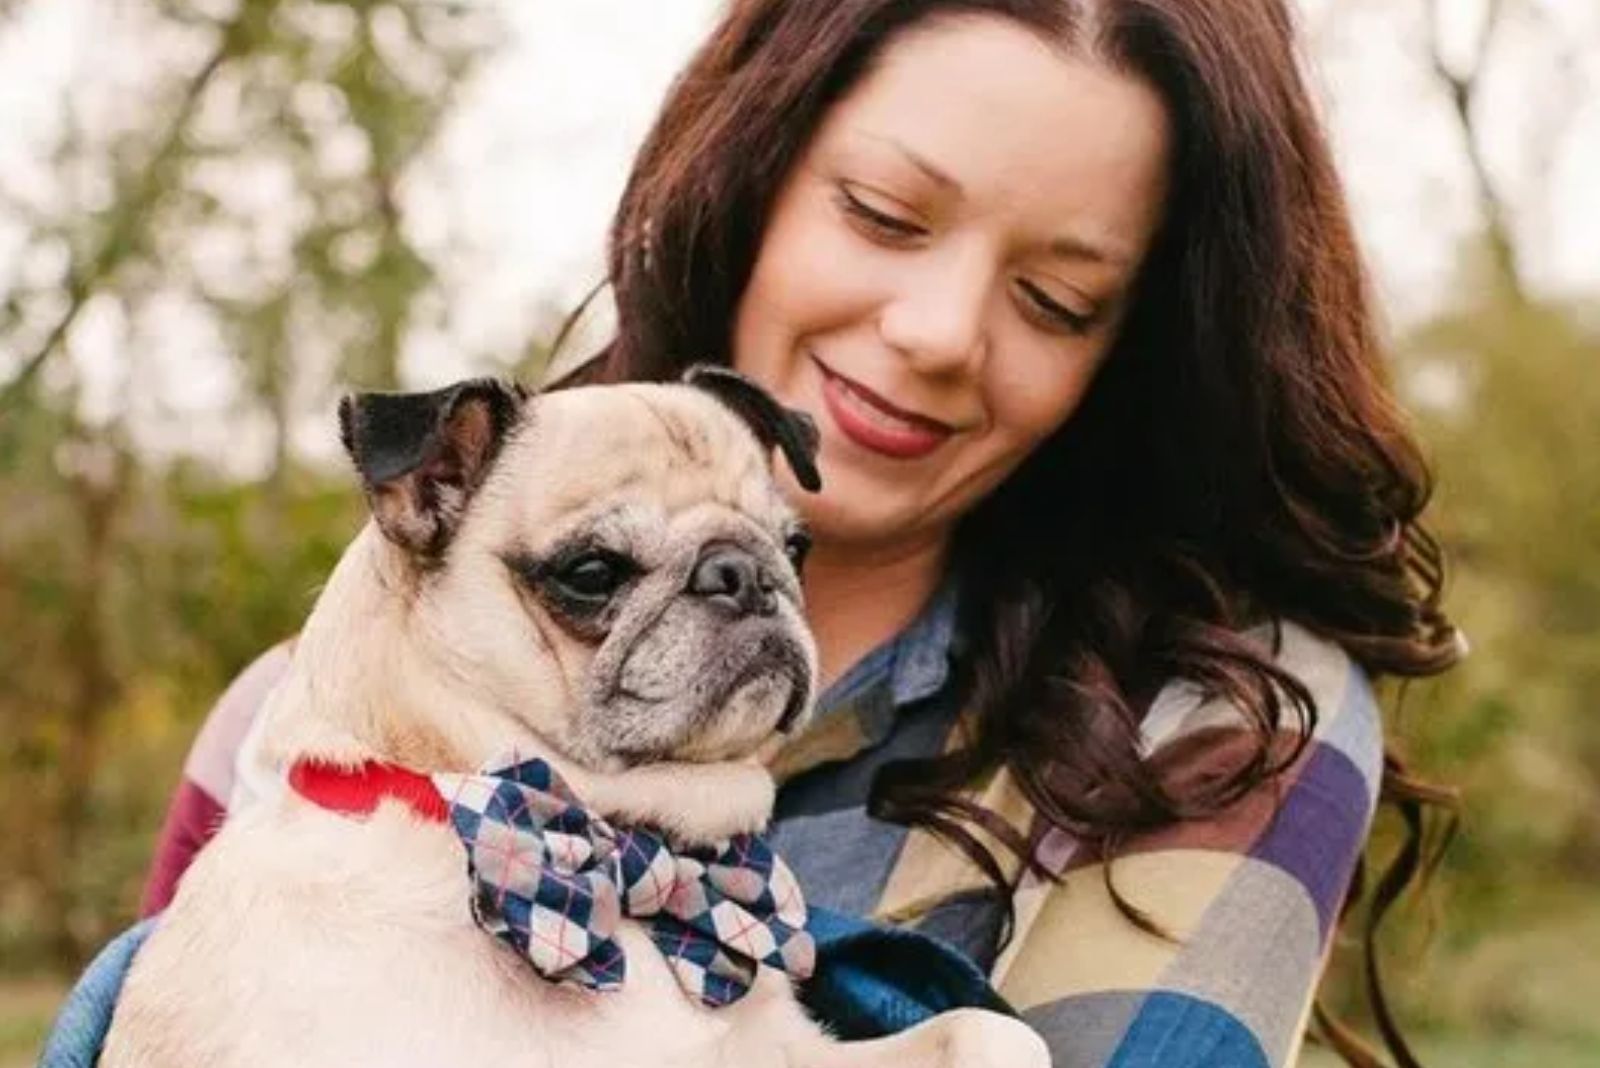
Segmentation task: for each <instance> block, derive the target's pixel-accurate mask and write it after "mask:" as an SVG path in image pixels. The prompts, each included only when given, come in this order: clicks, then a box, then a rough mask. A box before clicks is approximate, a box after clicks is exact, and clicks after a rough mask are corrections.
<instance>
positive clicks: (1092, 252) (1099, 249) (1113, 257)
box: [867, 134, 1133, 267]
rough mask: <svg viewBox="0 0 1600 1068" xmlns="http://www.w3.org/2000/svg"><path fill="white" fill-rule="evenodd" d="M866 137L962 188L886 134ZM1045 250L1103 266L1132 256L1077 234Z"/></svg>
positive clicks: (1122, 263) (942, 182)
mask: <svg viewBox="0 0 1600 1068" xmlns="http://www.w3.org/2000/svg"><path fill="white" fill-rule="evenodd" d="M867 136H869V137H871V138H872V140H874V141H878V142H880V143H882V144H884V145H887V146H888V147H890V148H892V149H894V151H895V152H896V153H897V154H899V155H900V156H901V157H902V158H904V159H905V161H906V162H907V163H909V164H911V165H912V166H913V167H915V168H916V169H917V170H919V171H921V172H922V173H923V174H924V175H926V176H927V177H928V178H929V179H930V180H931V181H932V182H933V183H934V184H936V185H938V186H941V187H942V188H944V189H947V190H949V191H950V192H951V193H954V194H955V195H956V196H958V197H959V196H961V195H962V194H963V192H964V190H963V189H962V187H961V183H960V182H959V181H957V180H956V179H955V178H954V177H953V176H952V175H951V174H949V172H947V171H945V170H943V169H942V168H940V167H939V166H938V164H936V163H934V162H933V161H932V160H930V159H928V158H927V157H926V156H923V155H921V154H920V153H918V152H916V151H915V150H914V149H912V148H911V147H910V146H908V145H906V144H904V143H902V142H901V141H899V140H897V139H896V138H894V137H892V136H889V135H887V134H868V135H867ZM1045 249H1046V251H1048V252H1049V253H1050V255H1052V256H1055V257H1056V258H1058V259H1064V260H1075V261H1078V262H1088V263H1099V264H1104V265H1105V266H1107V267H1127V266H1128V265H1129V264H1131V263H1132V262H1133V256H1132V255H1131V254H1130V253H1127V252H1125V251H1123V250H1122V249H1120V248H1113V247H1108V246H1107V245H1105V244H1103V243H1100V242H1097V241H1094V240H1093V239H1091V238H1088V237H1084V236H1083V235H1081V234H1060V235H1058V236H1056V237H1054V238H1052V239H1051V240H1050V241H1049V242H1048V243H1047V244H1046V245H1045Z"/></svg>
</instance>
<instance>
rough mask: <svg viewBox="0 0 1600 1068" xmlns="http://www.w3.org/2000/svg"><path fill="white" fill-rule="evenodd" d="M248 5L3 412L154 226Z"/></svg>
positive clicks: (187, 96)
mask: <svg viewBox="0 0 1600 1068" xmlns="http://www.w3.org/2000/svg"><path fill="white" fill-rule="evenodd" d="M248 6H249V5H240V7H241V14H240V15H238V16H236V17H235V19H234V21H233V22H231V23H229V24H227V25H226V26H224V27H223V28H222V31H221V37H220V39H219V41H218V44H217V47H216V50H215V51H214V52H213V53H212V54H211V56H210V58H209V59H207V60H206V62H205V65H204V66H202V67H201V68H200V70H199V71H198V72H196V73H195V75H194V76H193V77H192V78H190V79H189V83H188V85H186V86H185V87H184V91H183V97H182V99H181V101H180V102H179V106H178V109H177V112H176V113H175V114H174V116H173V119H172V122H171V124H170V125H169V127H168V129H167V132H166V134H165V136H163V137H162V139H161V143H160V144H159V145H158V146H157V148H156V150H155V152H154V153H153V154H152V155H151V157H150V159H149V162H147V163H146V164H145V166H144V168H143V169H142V171H141V172H140V174H139V177H138V178H137V180H136V181H135V182H134V183H133V188H132V189H131V191H129V192H128V193H127V195H126V196H124V197H122V198H119V203H118V204H117V206H116V207H115V208H114V209H113V210H114V211H115V213H116V214H115V216H114V219H113V223H112V226H111V229H110V232H109V233H107V234H106V236H105V239H104V240H102V241H101V242H100V247H99V248H98V249H97V250H96V251H95V253H94V255H93V256H91V257H89V260H88V262H87V263H84V264H78V265H74V267H73V268H72V270H71V271H70V272H69V274H68V281H67V306H66V307H65V308H64V309H63V310H62V312H61V315H60V316H59V317H58V318H57V319H56V322H55V324H54V325H53V326H51V328H50V330H49V332H48V333H47V334H46V335H45V338H44V341H43V342H41V343H40V345H39V347H38V348H37V349H35V350H34V352H33V354H32V355H31V356H29V357H28V358H27V359H26V360H24V361H23V364H22V369H21V370H20V371H19V372H17V374H16V375H15V376H14V377H13V378H12V379H11V381H10V382H7V383H6V385H5V388H4V389H3V390H0V412H4V411H5V410H6V409H7V408H8V407H9V406H10V404H11V402H12V401H13V400H15V399H16V398H17V397H19V396H21V394H22V393H23V391H24V390H26V389H27V388H28V385H29V383H30V382H31V381H32V380H33V379H34V377H35V376H36V375H38V373H39V370H40V368H42V367H43V366H44V363H45V361H46V360H47V359H49V358H50V354H51V353H53V352H54V351H55V350H56V349H57V348H59V347H60V345H61V342H62V339H63V338H65V337H66V335H67V332H68V331H69V330H71V329H72V325H73V323H75V322H77V320H78V316H79V314H80V313H82V311H83V309H84V307H85V306H86V305H87V304H88V302H89V298H90V297H92V296H93V295H94V294H95V292H96V291H97V290H98V289H99V287H100V286H101V284H103V283H104V282H105V280H106V279H107V278H109V277H110V276H111V275H112V274H113V273H114V272H115V271H116V269H117V268H118V267H119V266H121V264H122V262H123V261H124V260H125V259H126V258H127V257H128V254H129V252H130V251H131V250H132V249H134V248H136V247H138V244H139V241H138V239H139V237H140V236H141V231H142V229H143V227H144V226H145V225H146V223H147V221H148V218H149V215H150V209H151V208H152V207H153V206H154V205H155V203H156V201H158V200H159V199H160V197H161V192H162V188H161V185H162V179H163V177H164V174H165V171H166V169H167V167H168V165H169V164H170V163H171V162H172V160H173V159H174V158H175V157H176V156H177V155H178V152H179V150H180V149H181V147H182V145H183V135H184V133H185V132H186V131H187V130H188V128H189V123H190V122H191V120H192V119H193V118H194V113H195V111H196V109H197V108H198V107H199V104H200V98H201V97H202V96H203V95H204V94H205V91H206V87H207V86H208V85H210V84H211V80H212V79H213V78H214V77H215V76H216V74H217V71H218V70H220V69H221V68H222V65H223V64H224V63H225V62H226V61H227V60H228V59H229V58H230V57H231V56H232V55H233V53H234V50H235V48H236V46H237V43H238V31H239V29H240V28H241V26H242V24H243V20H244V17H245V16H244V14H243V11H245V10H247V9H248Z"/></svg>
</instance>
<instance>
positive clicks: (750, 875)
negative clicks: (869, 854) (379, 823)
mask: <svg viewBox="0 0 1600 1068" xmlns="http://www.w3.org/2000/svg"><path fill="white" fill-rule="evenodd" d="M289 779H290V783H291V784H292V785H293V786H294V788H295V789H296V790H297V791H298V792H299V793H301V794H302V795H304V796H306V797H307V798H309V799H310V800H312V801H314V802H316V803H317V804H320V805H322V806H323V807H324V808H331V809H334V810H336V811H341V812H347V813H367V812H371V811H372V810H373V809H374V808H376V807H377V803H378V801H379V800H381V799H382V798H384V797H393V798H396V799H399V800H402V801H404V802H405V803H407V804H409V805H410V806H411V807H412V808H413V809H414V810H416V811H417V812H419V813H420V814H422V815H423V816H425V817H426V818H428V819H431V820H435V821H438V822H445V823H448V824H450V826H452V827H453V828H454V829H455V831H456V834H457V835H459V836H460V838H461V841H462V844H463V845H464V846H465V847H466V851H467V872H468V877H469V879H470V881H471V886H472V893H473V897H472V903H473V915H474V916H475V917H476V919H477V921H478V924H479V926H481V927H482V928H483V929H484V930H486V931H488V932H489V933H490V934H492V935H494V936H495V937H496V938H498V939H500V940H501V941H503V942H505V943H507V944H508V945H510V946H512V947H513V948H514V949H515V950H516V951H517V952H518V954H519V955H521V956H523V957H525V958H526V959H527V960H528V961H530V962H531V963H532V964H533V966H534V968H535V970H537V971H538V972H539V974H540V975H542V976H544V977H545V978H546V979H549V980H551V981H554V982H575V983H579V984H581V985H583V986H587V987H590V988H593V989H598V990H612V989H616V988H617V987H620V986H621V985H622V981H623V979H624V977H625V975H626V974H627V961H626V959H625V957H624V954H623V951H622V947H621V945H620V944H619V943H618V942H617V940H616V932H617V926H618V924H619V922H620V921H621V918H622V917H624V916H628V917H632V918H634V919H637V920H641V921H642V922H643V923H644V924H645V926H646V928H647V930H648V931H649V933H650V936H651V939H652V941H654V943H655V945H656V948H657V949H659V950H660V951H661V953H662V954H663V955H664V956H665V957H666V959H667V962H668V964H669V965H670V966H671V968H672V970H673V973H674V974H675V975H676V977H677V980H678V982H679V984H680V985H681V986H682V987H683V988H684V990H685V991H687V992H688V993H689V994H691V995H693V996H694V997H696V998H698V999H699V1000H700V1001H701V1002H703V1003H704V1004H706V1005H709V1006H712V1007H716V1006H721V1005H727V1004H730V1003H732V1002H734V1001H737V1000H738V999H739V998H741V997H743V996H744V995H745V993H746V992H747V991H748V990H749V989H750V986H751V984H752V983H753V982H754V981H755V977H756V973H757V970H758V969H760V968H775V969H779V970H781V971H786V972H788V973H789V974H790V975H791V976H793V977H794V978H796V979H804V978H806V977H807V976H809V975H810V974H811V968H812V964H813V958H814V949H813V945H812V941H811V937H810V936H809V935H807V934H806V933H805V931H804V929H803V928H804V926H805V922H806V908H805V902H804V900H803V899H802V897H801V894H800V887H799V885H798V883H796V881H795V878H794V875H793V873H792V872H790V871H789V868H788V866H787V865H785V864H784V863H783V861H782V860H780V859H778V857H777V856H776V855H774V854H773V852H772V850H771V849H770V848H769V847H768V846H767V844H766V842H765V841H764V840H763V839H762V838H761V837H760V836H758V835H739V836H736V837H734V838H732V839H729V840H728V841H726V842H723V843H719V844H717V845H715V846H693V847H686V848H676V849H675V848H674V847H672V846H670V845H669V843H668V841H667V840H666V839H665V838H664V837H663V836H662V835H660V834H658V833H656V832H654V831H650V830H647V829H644V828H638V827H621V828H619V827H614V826H612V825H611V824H610V823H608V822H606V821H605V820H603V819H601V818H600V817H599V816H597V815H595V814H594V813H592V812H589V811H588V810H587V809H585V808H584V807H583V806H582V805H581V804H580V803H579V802H578V800H577V799H576V798H575V797H573V795H572V792H571V791H570V790H569V789H568V788H567V785H566V784H565V783H564V782H563V781H562V780H561V778H560V776H558V775H557V774H556V772H555V770H554V769H553V768H551V767H550V765H549V764H547V763H545V762H544V761H542V760H528V761H524V762H522V763H518V764H514V765H512V766H510V767H507V768H504V769H501V770H499V771H493V772H487V773H482V774H476V775H456V774H438V775H431V776H430V775H422V774H419V773H417V772H412V771H408V770H406V769H404V768H398V767H395V766H394V765H391V764H383V763H380V762H376V761H370V762H368V763H366V764H363V765H361V766H360V767H359V768H356V769H353V770H346V769H340V768H335V767H332V766H330V765H326V764H314V763H309V762H305V761H302V762H300V763H298V764H296V765H294V767H293V768H292V769H291V770H290V776H289Z"/></svg>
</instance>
